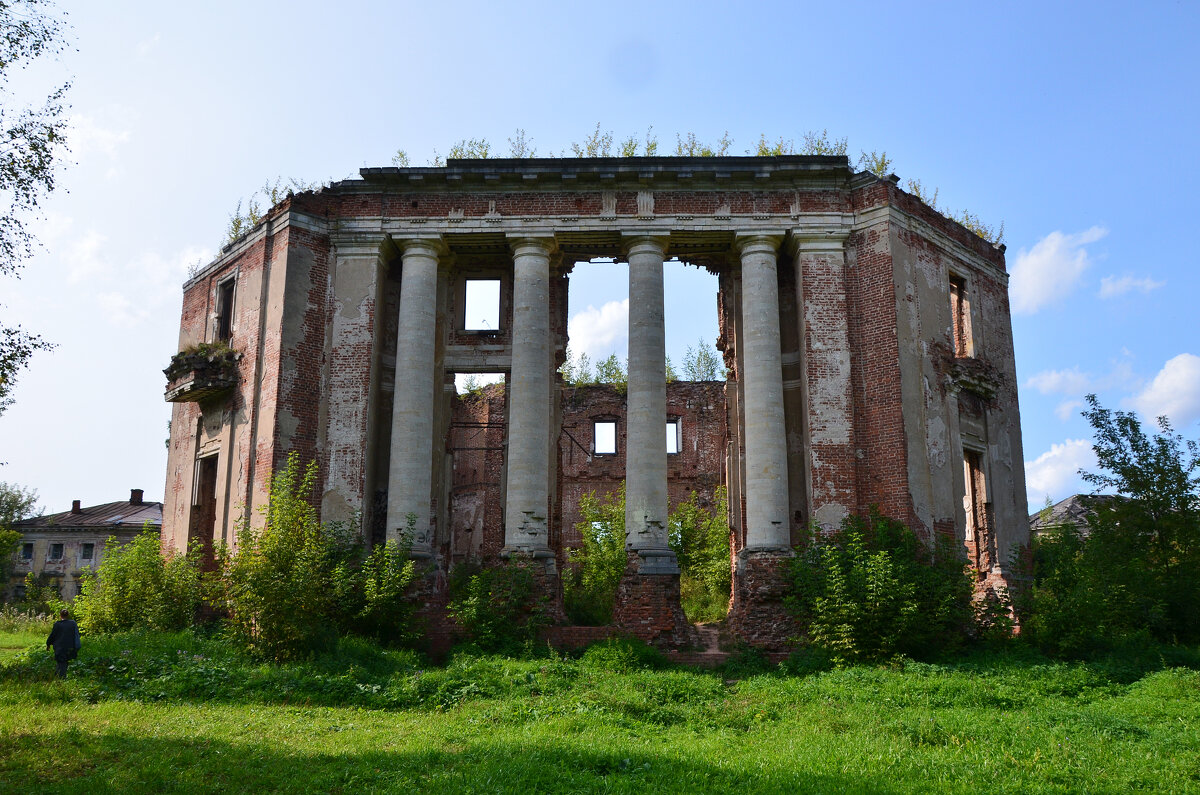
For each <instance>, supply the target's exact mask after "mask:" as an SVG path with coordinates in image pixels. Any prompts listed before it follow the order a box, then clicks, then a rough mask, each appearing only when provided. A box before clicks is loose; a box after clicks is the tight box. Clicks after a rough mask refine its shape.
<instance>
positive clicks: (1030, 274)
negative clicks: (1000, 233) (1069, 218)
mask: <svg viewBox="0 0 1200 795" xmlns="http://www.w3.org/2000/svg"><path fill="white" fill-rule="evenodd" d="M1107 234H1108V230H1107V229H1105V228H1103V227H1100V226H1093V227H1092V228H1091V229H1088V230H1086V231H1084V232H1079V233H1078V234H1073V235H1065V234H1063V233H1062V232H1058V231H1055V232H1051V233H1050V234H1048V235H1046V236H1045V237H1043V238H1042V239H1041V240H1039V241H1038V242H1037V243H1036V244H1035V245H1034V247H1033V248H1032V249H1030V250H1029V251H1026V250H1025V249H1021V250H1020V251H1019V252H1017V261H1016V264H1014V265H1013V268H1012V276H1011V279H1010V281H1009V296H1010V297H1011V298H1012V310H1013V311H1014V312H1017V313H1022V314H1031V313H1033V312H1036V311H1038V310H1039V309H1041V308H1042V307H1043V306H1046V305H1047V304H1050V303H1052V302H1054V301H1055V300H1057V299H1059V298H1062V297H1063V296H1065V295H1067V294H1068V293H1070V292H1071V290H1073V289H1074V288H1075V286H1076V284H1077V283H1078V282H1079V279H1080V278H1081V277H1082V276H1083V272H1084V271H1085V270H1087V267H1088V265H1090V264H1091V263H1090V262H1089V259H1088V252H1087V249H1085V248H1084V246H1086V245H1087V244H1089V243H1095V242H1096V241H1097V240H1099V239H1100V238H1102V237H1104V236H1105V235H1107Z"/></svg>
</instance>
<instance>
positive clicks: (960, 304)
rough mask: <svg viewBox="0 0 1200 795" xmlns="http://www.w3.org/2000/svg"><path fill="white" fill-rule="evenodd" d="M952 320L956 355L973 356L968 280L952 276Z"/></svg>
mask: <svg viewBox="0 0 1200 795" xmlns="http://www.w3.org/2000/svg"><path fill="white" fill-rule="evenodd" d="M950 318H951V327H952V329H953V333H954V355H955V356H973V355H974V345H973V344H972V340H971V302H970V299H969V298H968V296H967V280H966V279H964V278H962V277H961V276H955V275H953V274H951V276H950Z"/></svg>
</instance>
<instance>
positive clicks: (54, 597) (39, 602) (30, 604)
mask: <svg viewBox="0 0 1200 795" xmlns="http://www.w3.org/2000/svg"><path fill="white" fill-rule="evenodd" d="M65 604H66V603H65V602H63V600H62V598H61V594H59V591H58V586H57V585H54V584H53V582H52V580H51V579H50V575H49V574H46V573H45V572H43V573H41V574H34V573H33V572H32V571H31V572H29V573H28V574H26V575H25V596H24V598H23V599H22V605H21V608H22V611H23V612H25V613H27V614H30V615H45V616H53V615H55V614H57V613H58V611H59V610H62V609H63V607H64V605H65Z"/></svg>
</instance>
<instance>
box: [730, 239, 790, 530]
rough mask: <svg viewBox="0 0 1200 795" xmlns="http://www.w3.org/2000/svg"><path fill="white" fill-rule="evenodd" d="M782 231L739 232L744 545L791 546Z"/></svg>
mask: <svg viewBox="0 0 1200 795" xmlns="http://www.w3.org/2000/svg"><path fill="white" fill-rule="evenodd" d="M782 239H783V237H782V235H775V234H746V235H738V237H737V247H738V250H739V251H740V252H741V258H742V336H743V352H742V373H741V375H742V380H743V383H744V387H745V417H746V551H748V552H753V551H756V550H766V549H776V550H787V549H789V548H790V546H791V530H790V526H789V522H788V481H787V433H786V429H785V426H784V417H783V364H782V361H781V354H780V350H779V283H778V281H777V277H776V252H777V250H778V249H779V244H780V242H781V241H782Z"/></svg>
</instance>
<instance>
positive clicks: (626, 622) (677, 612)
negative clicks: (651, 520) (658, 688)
mask: <svg viewBox="0 0 1200 795" xmlns="http://www.w3.org/2000/svg"><path fill="white" fill-rule="evenodd" d="M658 551H659V550H644V552H647V553H651V554H646V555H642V554H639V553H638V552H636V551H634V550H627V551H626V556H627V557H626V565H625V574H624V575H623V576H622V577H621V584H620V585H619V586H617V600H616V604H615V605H614V607H613V624H614V625H615V626H616V627H617V628H618V629H619V630H620V631H621V632H623V633H625V634H627V635H632V636H633V637H635V638H637V639H638V640H642V641H645V642H646V643H649V644H651V645H653V646H658V647H660V648H667V649H680V648H686V647H688V646H693V645H695V643H696V637H695V635H696V631H695V628H694V627H693V626H692V625H691V624H690V623H688V620H687V617H686V616H685V615H684V614H683V607H682V606H681V605H680V601H679V566H678V564H676V562H675V555H674V553H670V550H665V551H666V552H667V553H670V554H669V555H663V554H653V553H656V552H658Z"/></svg>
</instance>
